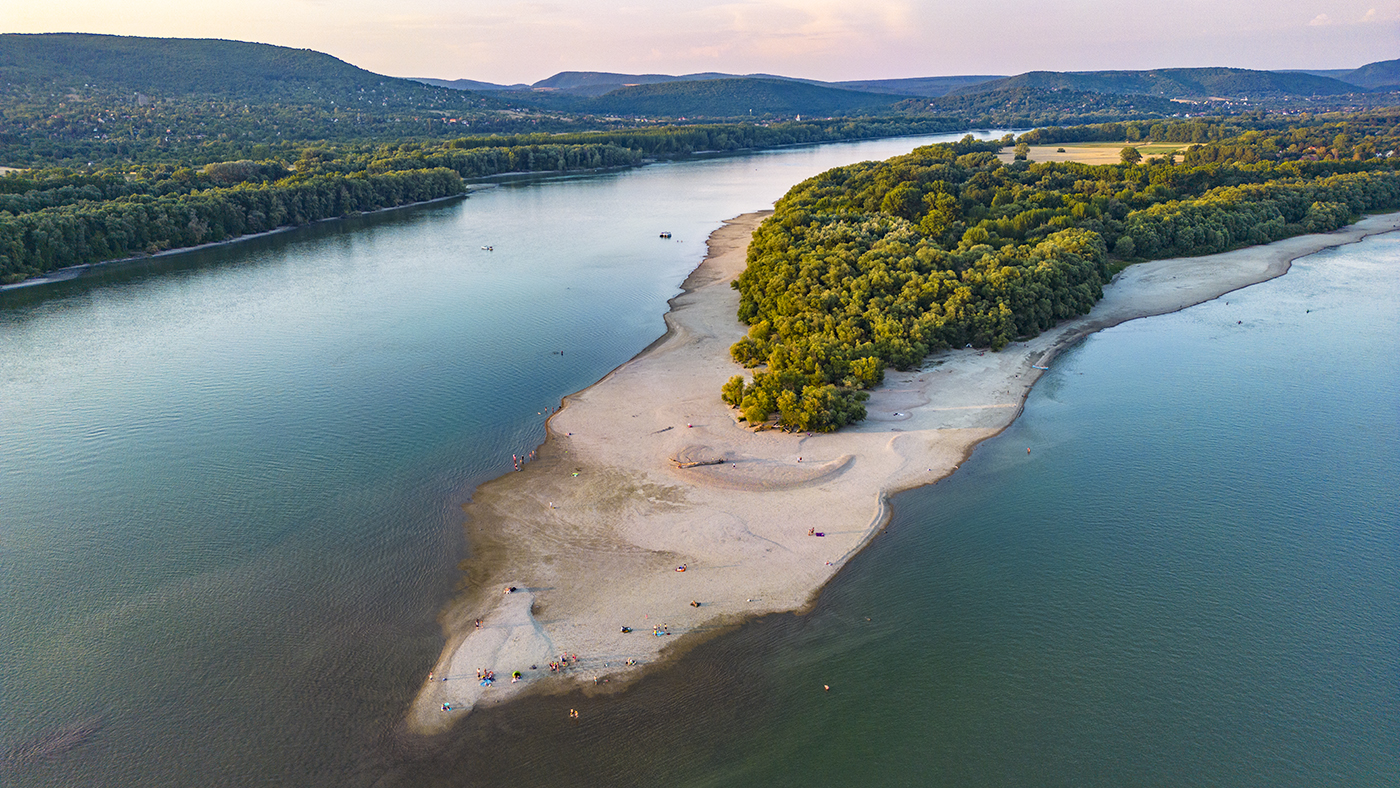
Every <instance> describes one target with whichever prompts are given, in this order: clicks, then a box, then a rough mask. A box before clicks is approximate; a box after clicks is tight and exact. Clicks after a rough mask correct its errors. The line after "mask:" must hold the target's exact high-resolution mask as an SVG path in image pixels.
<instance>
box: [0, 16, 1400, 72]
mask: <svg viewBox="0 0 1400 788" xmlns="http://www.w3.org/2000/svg"><path fill="white" fill-rule="evenodd" d="M0 32H6V33H52V32H82V33H112V34H118V35H139V36H162V37H167V36H168V37H185V38H228V39H236V40H240V41H257V42H261V43H266V44H277V45H280V46H289V47H297V48H306V49H314V50H317V51H320V52H326V53H328V54H331V55H334V56H335V57H338V58H340V59H342V60H345V61H347V62H350V63H353V64H355V65H357V66H360V67H362V68H366V69H369V70H370V71H374V72H377V73H381V74H389V75H392V76H417V77H437V78H441V79H460V78H466V79H476V80H481V81H486V82H497V83H503V84H512V83H516V82H526V83H530V82H536V81H538V80H541V79H544V78H545V77H548V76H550V75H552V74H555V73H558V72H560V71H616V72H622V73H662V74H687V73H693V72H701V71H719V72H725V73H734V74H749V73H768V74H779V75H783V76H790V77H802V78H807V79H821V80H828V81H840V80H855V79H893V78H899V77H923V76H941V75H950V74H1018V73H1021V72H1024V71H1032V70H1050V71H1087V70H1099V69H1151V68H1171V67H1194V66H1230V67H1236V68H1256V69H1287V68H1308V69H1325V68H1355V67H1357V66H1361V65H1364V64H1366V63H1370V62H1373V61H1377V60H1390V59H1393V58H1397V57H1400V0H1324V1H1319V0H1152V2H1140V1H1139V0H960V1H959V2H951V1H950V0H749V1H747V2H745V1H742V0H741V1H740V2H716V1H714V0H685V1H684V2H676V0H631V1H630V2H607V1H606V0H573V1H572V2H548V1H543V0H0Z"/></svg>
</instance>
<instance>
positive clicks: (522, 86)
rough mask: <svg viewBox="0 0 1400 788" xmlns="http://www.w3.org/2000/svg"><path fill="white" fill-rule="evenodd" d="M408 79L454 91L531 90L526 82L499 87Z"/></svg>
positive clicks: (487, 84) (488, 84)
mask: <svg viewBox="0 0 1400 788" xmlns="http://www.w3.org/2000/svg"><path fill="white" fill-rule="evenodd" d="M408 79H411V80H413V81H414V82H422V83H423V84H425V85H434V86H436V87H440V88H451V89H452V90H473V91H497V90H499V91H513V90H529V89H530V86H529V85H526V84H525V83H524V82H517V83H515V84H514V85H498V84H496V83H495V82H478V81H476V80H474V79H433V78H432V77H408Z"/></svg>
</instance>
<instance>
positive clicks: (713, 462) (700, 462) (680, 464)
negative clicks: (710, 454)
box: [671, 457, 729, 468]
mask: <svg viewBox="0 0 1400 788" xmlns="http://www.w3.org/2000/svg"><path fill="white" fill-rule="evenodd" d="M671 462H673V463H675V465H676V467H677V468H699V467H700V466H702V465H723V464H724V463H726V462H729V460H726V459H724V458H723V457H720V458H719V459H718V460H696V461H694V462H681V461H680V460H678V459H676V458H675V457H672V458H671Z"/></svg>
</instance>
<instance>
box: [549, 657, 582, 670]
mask: <svg viewBox="0 0 1400 788" xmlns="http://www.w3.org/2000/svg"><path fill="white" fill-rule="evenodd" d="M574 662H578V655H577V654H569V653H564V654H560V655H559V659H556V660H554V661H553V662H551V663H549V672H550V673H559V672H560V671H562V670H564V669H565V668H567V667H569V665H570V664H571V663H574Z"/></svg>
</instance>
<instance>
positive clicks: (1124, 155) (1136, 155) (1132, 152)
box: [1118, 145, 1142, 164]
mask: <svg viewBox="0 0 1400 788" xmlns="http://www.w3.org/2000/svg"><path fill="white" fill-rule="evenodd" d="M1118 158H1119V159H1121V160H1122V161H1123V163H1124V164H1137V163H1138V162H1140V161H1142V153H1141V152H1140V151H1139V150H1138V149H1137V148H1134V147H1133V146H1131V145H1129V146H1128V147H1126V148H1124V149H1123V150H1120V151H1118Z"/></svg>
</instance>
